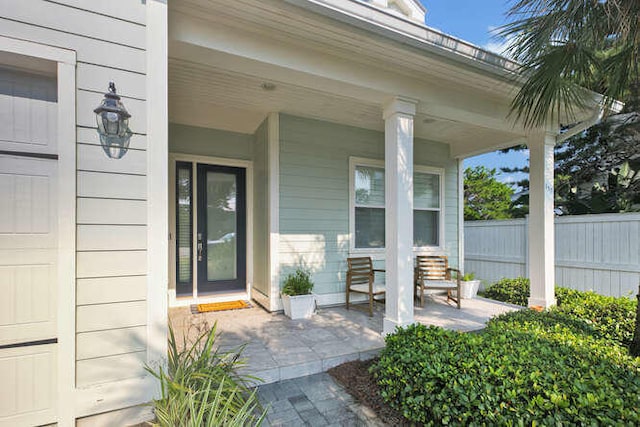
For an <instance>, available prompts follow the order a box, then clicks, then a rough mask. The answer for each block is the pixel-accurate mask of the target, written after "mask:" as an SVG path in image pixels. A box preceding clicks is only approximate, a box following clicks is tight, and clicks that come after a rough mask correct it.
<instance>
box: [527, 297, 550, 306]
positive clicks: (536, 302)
mask: <svg viewBox="0 0 640 427" xmlns="http://www.w3.org/2000/svg"><path fill="white" fill-rule="evenodd" d="M556 303H557V301H556V299H555V298H551V299H550V300H546V299H544V298H532V297H529V301H528V306H529V307H530V308H536V307H541V308H543V309H545V308H549V307H551V306H554V305H556Z"/></svg>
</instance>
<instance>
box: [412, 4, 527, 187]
mask: <svg viewBox="0 0 640 427" xmlns="http://www.w3.org/2000/svg"><path fill="white" fill-rule="evenodd" d="M420 1H421V2H422V4H424V6H425V7H426V9H427V19H426V23H427V25H428V26H429V27H432V28H435V29H438V30H440V31H442V32H444V33H447V34H450V35H452V36H455V37H458V38H461V39H463V40H466V41H468V42H471V43H473V44H475V45H477V46H480V47H483V48H485V49H488V50H491V51H494V52H497V53H500V51H501V47H502V44H501V43H500V40H497V39H496V38H494V37H492V35H491V30H492V29H494V28H496V27H499V26H500V25H502V24H504V23H505V12H506V11H507V9H508V7H509V2H508V1H507V0H420ZM528 157H529V154H528V152H510V153H508V154H502V153H489V154H484V155H481V156H476V157H470V158H468V159H465V161H464V166H465V167H474V166H478V165H484V166H486V167H488V168H495V169H497V170H498V172H499V173H500V168H501V167H514V166H525V165H526V164H527V162H528ZM522 177H523V175H522V174H505V173H500V175H499V176H498V179H499V180H500V181H502V182H506V183H511V182H516V181H518V180H519V179H522Z"/></svg>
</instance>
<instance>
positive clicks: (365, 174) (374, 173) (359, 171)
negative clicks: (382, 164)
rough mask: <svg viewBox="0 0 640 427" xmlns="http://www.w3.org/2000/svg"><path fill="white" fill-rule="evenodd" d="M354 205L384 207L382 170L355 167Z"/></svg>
mask: <svg viewBox="0 0 640 427" xmlns="http://www.w3.org/2000/svg"><path fill="white" fill-rule="evenodd" d="M355 184H356V185H355V187H356V205H358V206H378V207H381V206H384V169H382V168H374V167H368V166H367V167H365V166H357V167H356V177H355Z"/></svg>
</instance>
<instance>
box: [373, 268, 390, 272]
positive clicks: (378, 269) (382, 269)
mask: <svg viewBox="0 0 640 427" xmlns="http://www.w3.org/2000/svg"><path fill="white" fill-rule="evenodd" d="M373 271H378V272H380V273H386V272H387V270H385V269H384V268H374V269H373Z"/></svg>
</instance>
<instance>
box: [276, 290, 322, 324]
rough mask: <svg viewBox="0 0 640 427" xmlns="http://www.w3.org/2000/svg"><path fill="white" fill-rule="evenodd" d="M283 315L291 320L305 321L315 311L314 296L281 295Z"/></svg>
mask: <svg viewBox="0 0 640 427" xmlns="http://www.w3.org/2000/svg"><path fill="white" fill-rule="evenodd" d="M282 305H283V306H284V314H285V315H287V317H290V318H291V319H294V320H295V319H307V318H309V317H311V316H313V313H314V312H315V309H316V296H315V295H313V294H309V295H296V296H289V295H282Z"/></svg>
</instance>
